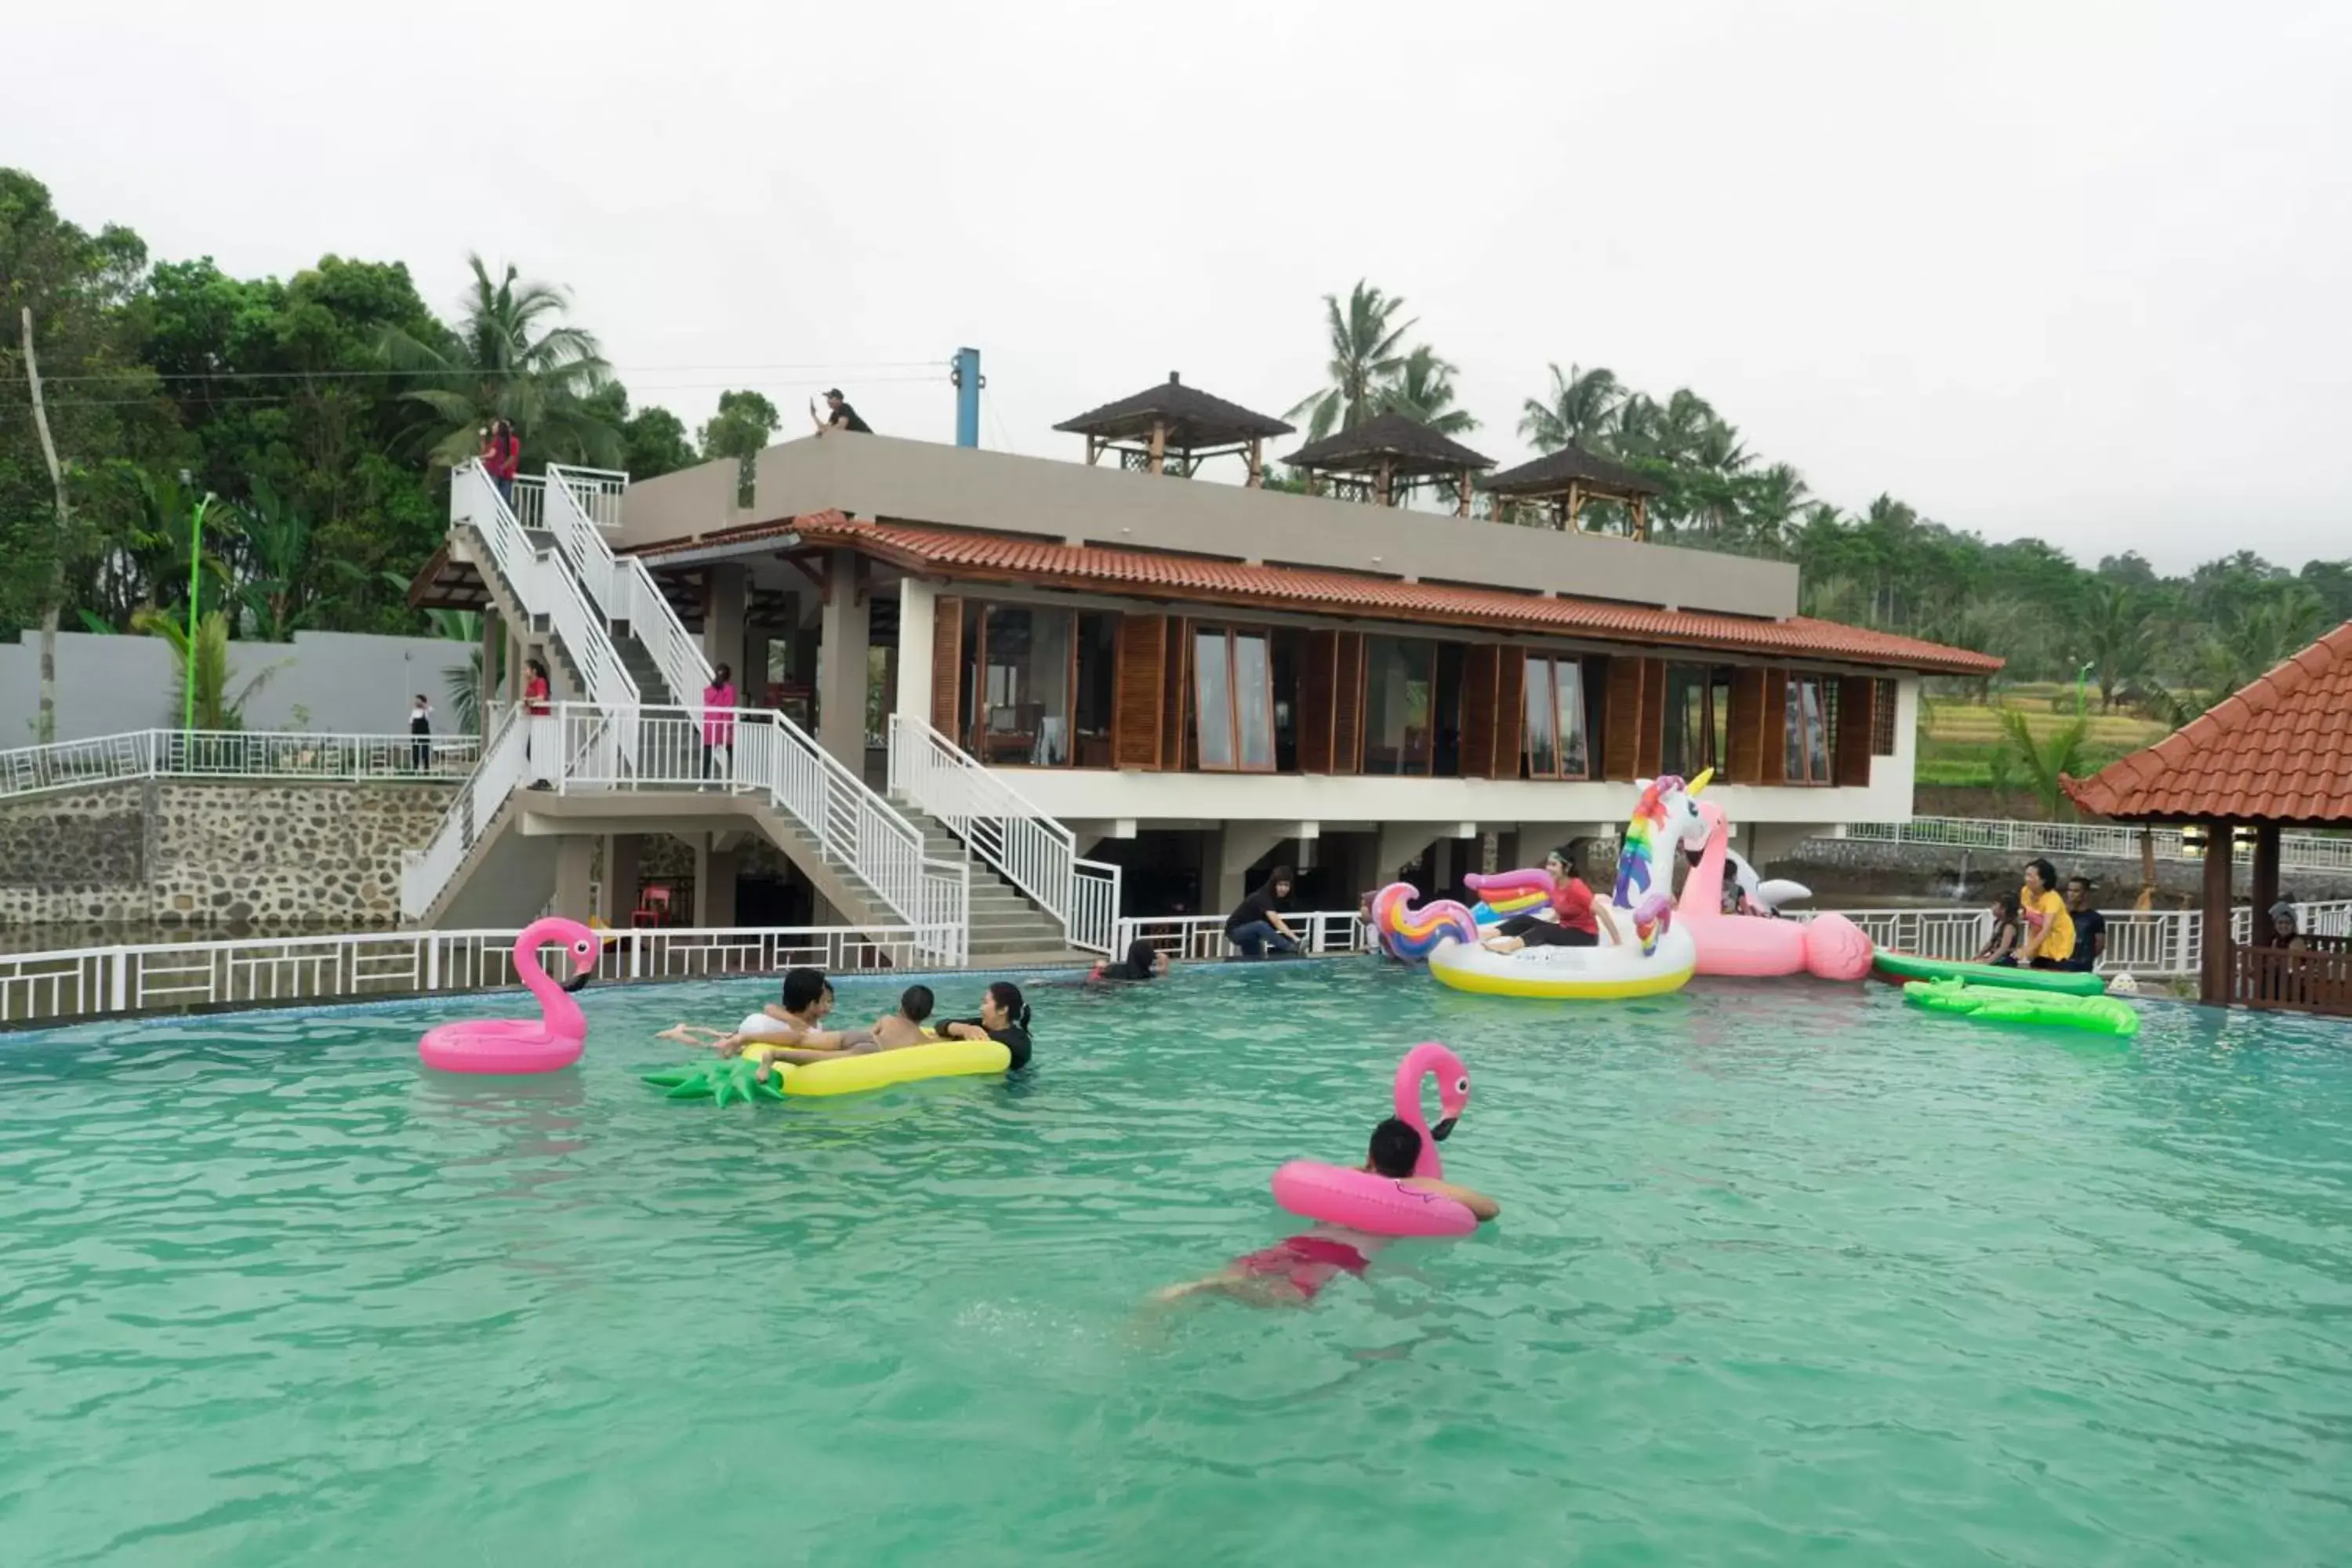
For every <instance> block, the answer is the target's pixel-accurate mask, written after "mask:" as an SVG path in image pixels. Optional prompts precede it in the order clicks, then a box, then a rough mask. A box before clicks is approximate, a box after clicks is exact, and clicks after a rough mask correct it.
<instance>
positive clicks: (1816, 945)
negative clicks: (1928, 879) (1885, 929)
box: [1675, 800, 1870, 980]
mask: <svg viewBox="0 0 2352 1568" xmlns="http://www.w3.org/2000/svg"><path fill="white" fill-rule="evenodd" d="M1696 805H1697V806H1698V813H1699V816H1700V818H1701V819H1702V820H1704V821H1705V822H1706V847H1705V848H1704V849H1702V850H1701V851H1700V852H1699V858H1698V864H1697V865H1696V866H1694V867H1692V868H1691V871H1690V875H1689V876H1688V877H1686V878H1685V879H1684V880H1683V894H1682V900H1681V901H1680V902H1679V903H1678V904H1677V905H1676V906H1675V915H1676V917H1677V918H1678V919H1679V920H1681V921H1682V922H1683V923H1684V924H1685V925H1686V926H1687V927H1689V929H1690V932H1691V934H1692V935H1693V936H1694V937H1696V938H1697V940H1698V972H1699V973H1701V974H1747V975H1760V974H1803V973H1812V974H1816V975H1818V976H1820V977H1821V978H1822V979H1823V980H1860V979H1861V978H1863V977H1864V975H1866V974H1868V973H1870V938H1868V937H1866V936H1864V934H1863V933H1862V928H1861V927H1860V926H1857V925H1855V924H1854V923H1853V921H1850V920H1848V919H1846V918H1845V917H1844V916H1843V915H1841V914H1836V913H1828V914H1819V915H1815V916H1814V917H1813V918H1812V919H1811V920H1810V921H1782V920H1770V919H1767V918H1765V917H1763V916H1760V915H1727V914H1725V913H1724V912H1723V872H1724V866H1725V864H1726V862H1727V860H1728V859H1729V858H1730V853H1731V826H1730V823H1729V822H1728V821H1727V819H1726V818H1725V816H1724V815H1723V807H1722V806H1720V805H1717V804H1716V803H1715V802H1714V801H1711V800H1706V801H1699V802H1697V803H1696Z"/></svg>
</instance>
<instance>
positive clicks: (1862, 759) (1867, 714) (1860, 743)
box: [1830, 675, 1879, 787]
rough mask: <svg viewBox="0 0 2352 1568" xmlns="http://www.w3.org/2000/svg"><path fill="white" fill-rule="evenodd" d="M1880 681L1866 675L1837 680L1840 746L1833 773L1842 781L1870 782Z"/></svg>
mask: <svg viewBox="0 0 2352 1568" xmlns="http://www.w3.org/2000/svg"><path fill="white" fill-rule="evenodd" d="M1878 687H1879V683H1878V682H1877V681H1875V680H1873V679H1871V678H1870V677H1868V676H1866V675H1843V676H1840V677H1839V678H1838V683H1837V735H1836V737H1835V744H1836V747H1837V749H1836V750H1835V751H1834V752H1832V753H1831V754H1830V766H1831V773H1830V776H1831V778H1832V779H1833V780H1835V781H1836V782H1837V783H1838V784H1850V785H1854V786H1857V787H1859V786H1864V785H1867V784H1869V783H1870V753H1871V750H1872V747H1871V739H1872V737H1873V736H1874V734H1875V733H1876V732H1877V729H1878V709H1877V703H1878Z"/></svg>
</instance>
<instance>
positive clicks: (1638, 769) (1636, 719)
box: [1601, 654, 1663, 781]
mask: <svg viewBox="0 0 2352 1568" xmlns="http://www.w3.org/2000/svg"><path fill="white" fill-rule="evenodd" d="M1647 663H1648V661H1647V660H1645V659H1639V658H1629V657H1627V656H1626V655H1624V654H1611V655H1610V656H1609V675H1608V679H1607V680H1606V682H1605V684H1604V686H1603V688H1602V689H1603V690H1605V691H1606V692H1607V693H1608V695H1607V697H1606V699H1605V700H1604V703H1603V706H1602V708H1601V777H1602V778H1604V779H1617V780H1621V781H1622V780H1628V779H1635V778H1639V777H1640V776H1641V774H1642V706H1643V692H1642V687H1643V679H1642V678H1643V669H1644V668H1646V666H1647ZM1661 700H1662V701H1663V699H1661Z"/></svg>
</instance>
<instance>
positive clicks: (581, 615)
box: [449, 463, 637, 708]
mask: <svg viewBox="0 0 2352 1568" xmlns="http://www.w3.org/2000/svg"><path fill="white" fill-rule="evenodd" d="M515 494H516V495H517V497H518V498H521V497H525V496H529V497H531V498H535V500H536V501H537V503H538V504H539V505H541V506H542V507H543V506H544V503H545V496H546V490H545V487H544V486H533V487H530V489H525V488H524V487H523V486H522V484H521V483H520V480H518V481H517V484H516V489H515ZM449 517H450V521H452V522H468V523H471V524H472V525H473V528H474V531H476V532H477V533H478V534H479V535H481V537H482V541H483V542H484V543H485V544H487V545H488V547H489V552H490V558H491V560H492V562H493V563H496V565H497V567H498V571H499V575H500V576H501V577H503V578H505V579H506V583H507V586H508V587H509V589H510V590H511V591H512V592H513V594H514V595H515V596H516V598H518V599H519V600H520V601H521V605H522V608H523V610H524V612H525V613H526V614H528V615H530V616H545V617H547V623H548V626H549V628H550V629H551V631H552V632H553V633H554V635H555V637H556V639H557V640H558V641H560V642H561V643H562V645H563V651H564V654H565V656H566V657H567V658H569V659H570V660H571V662H572V668H575V669H576V670H578V671H579V673H580V679H582V681H583V682H584V683H585V684H586V686H587V688H588V691H587V696H588V700H590V701H591V702H593V703H595V704H596V705H597V706H599V707H602V708H626V707H634V706H635V704H636V701H637V685H636V682H635V681H634V680H632V679H630V678H629V672H628V670H627V669H626V668H625V667H624V666H623V665H622V663H621V656H620V654H619V653H618V652H617V651H615V649H614V647H613V637H612V633H611V632H610V631H609V630H608V629H607V628H606V626H605V625H604V618H603V617H602V616H599V615H598V614H597V613H596V612H595V611H593V610H592V609H590V608H589V605H588V601H587V599H586V598H585V597H584V596H583V595H582V592H581V587H580V583H579V580H578V579H577V577H575V576H574V575H573V574H572V571H571V569H570V568H569V567H568V566H567V565H566V563H564V561H563V558H562V553H561V552H559V551H551V550H550V551H542V550H541V549H540V548H539V547H538V546H537V545H535V544H533V543H532V542H530V538H529V537H528V535H526V534H525V532H524V525H523V524H522V522H520V521H519V520H518V519H517V517H516V515H515V513H514V511H513V510H512V509H510V508H509V506H508V505H507V503H506V501H505V500H504V499H503V498H501V497H500V496H499V489H498V486H497V485H496V484H494V483H492V482H491V479H490V477H489V476H488V474H486V473H484V472H483V471H482V468H481V465H480V464H478V463H468V464H467V465H466V466H465V467H464V468H459V469H457V471H456V472H455V473H454V474H452V475H451V476H450V477H449Z"/></svg>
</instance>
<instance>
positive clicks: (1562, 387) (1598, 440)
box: [1519, 364, 1625, 452]
mask: <svg viewBox="0 0 2352 1568" xmlns="http://www.w3.org/2000/svg"><path fill="white" fill-rule="evenodd" d="M1550 369H1551V395H1550V398H1549V400H1548V401H1547V400H1545V399H1542V398H1536V397H1530V398H1528V400H1527V401H1526V402H1525V403H1524V404H1522V405H1520V413H1519V434H1520V435H1522V436H1524V437H1527V438H1528V444H1529V445H1531V446H1533V447H1535V448H1536V449H1537V450H1538V451H1539V452H1557V451H1559V449H1560V448H1561V447H1565V446H1568V445H1569V444H1570V443H1571V442H1573V443H1574V444H1576V445H1577V446H1580V447H1585V448H1586V449H1587V450H1601V451H1605V450H1607V449H1608V440H1607V437H1608V432H1609V429H1610V422H1611V418H1612V416H1614V415H1615V414H1616V412H1617V410H1618V407H1619V405H1622V403H1623V402H1624V401H1625V389H1624V388H1623V387H1622V386H1620V385H1619V384H1618V383H1617V376H1616V373H1615V372H1613V371H1611V370H1609V369H1607V368H1605V367H1603V366H1601V365H1594V366H1593V367H1592V368H1591V370H1586V369H1584V368H1583V367H1582V366H1580V365H1574V364H1571V365H1570V366H1569V367H1568V374H1566V375H1562V374H1560V373H1559V366H1558V365H1557V364H1555V365H1553V366H1551V367H1550Z"/></svg>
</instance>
